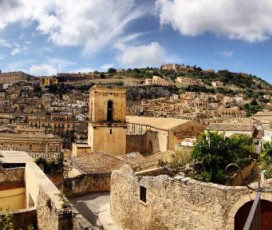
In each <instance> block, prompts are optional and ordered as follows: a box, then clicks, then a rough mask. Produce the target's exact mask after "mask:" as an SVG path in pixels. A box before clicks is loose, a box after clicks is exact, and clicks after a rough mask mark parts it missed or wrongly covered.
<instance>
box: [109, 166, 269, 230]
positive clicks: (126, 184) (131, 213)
mask: <svg viewBox="0 0 272 230" xmlns="http://www.w3.org/2000/svg"><path fill="white" fill-rule="evenodd" d="M140 185H141V186H144V187H145V188H146V199H147V201H146V203H144V202H142V201H141V200H140V199H139V196H140V195H139V187H140ZM267 186H269V185H267ZM254 198H255V194H254V193H251V192H250V191H249V190H248V189H247V188H246V187H242V186H239V187H238V186H237V187H229V186H223V185H217V184H213V183H203V182H199V181H196V180H193V179H188V178H186V179H180V178H179V179H176V178H171V177H169V176H167V175H160V176H156V177H153V176H144V177H136V176H135V175H134V172H133V171H132V169H131V168H130V167H129V166H127V165H126V166H124V167H122V168H121V169H120V170H118V171H113V172H112V179H111V215H112V218H113V219H114V221H115V222H116V223H117V224H118V225H119V226H120V227H122V228H123V229H130V230H134V229H135V230H136V229H143V230H147V229H148V230H149V229H150V230H151V229H156V230H157V229H164V230H165V229H188V230H189V229H202V230H212V229H220V230H221V229H233V228H234V219H233V218H234V216H235V213H236V212H237V211H238V209H239V208H240V207H241V206H242V205H243V204H244V203H246V202H248V201H250V200H253V199H254ZM262 198H263V199H266V200H270V201H271V200H272V197H271V194H268V193H267V194H264V195H262Z"/></svg>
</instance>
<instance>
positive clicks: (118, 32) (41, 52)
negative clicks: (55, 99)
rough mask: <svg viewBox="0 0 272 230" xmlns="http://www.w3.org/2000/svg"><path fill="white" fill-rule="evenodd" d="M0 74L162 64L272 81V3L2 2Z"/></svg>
mask: <svg viewBox="0 0 272 230" xmlns="http://www.w3.org/2000/svg"><path fill="white" fill-rule="evenodd" d="M0 15H1V17H0V63H1V64H0V69H2V70H3V71H5V72H6V71H16V70H23V71H26V72H28V73H31V74H34V75H51V74H56V73H57V72H85V71H87V72H89V71H94V70H100V71H106V70H107V69H108V68H109V67H115V68H134V67H146V66H154V67H157V66H160V65H161V64H162V63H168V62H171V63H180V64H183V63H184V64H186V65H197V66H200V67H202V68H204V69H208V68H212V69H215V70H219V69H229V70H231V71H234V72H246V73H250V74H254V75H257V76H259V77H261V78H263V79H265V80H267V81H269V82H271V83H272V68H271V57H272V52H271V51H272V40H271V36H272V1H270V0H263V1H262V4H260V3H258V1H255V0H47V1H43V0H36V1H32V0H0Z"/></svg>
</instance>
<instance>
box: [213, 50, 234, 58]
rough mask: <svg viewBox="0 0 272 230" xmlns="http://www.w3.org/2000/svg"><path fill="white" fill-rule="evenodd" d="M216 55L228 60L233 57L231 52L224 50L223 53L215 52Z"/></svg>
mask: <svg viewBox="0 0 272 230" xmlns="http://www.w3.org/2000/svg"><path fill="white" fill-rule="evenodd" d="M215 54H216V55H222V56H224V57H226V58H230V57H232V56H233V55H234V53H233V51H230V50H224V51H215Z"/></svg>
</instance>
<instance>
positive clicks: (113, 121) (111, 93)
mask: <svg viewBox="0 0 272 230" xmlns="http://www.w3.org/2000/svg"><path fill="white" fill-rule="evenodd" d="M89 106H90V108H89V119H90V123H89V128H88V144H89V146H90V147H91V148H92V151H103V152H106V153H109V154H113V155H122V154H125V153H126V90H125V89H122V88H116V87H114V88H110V87H106V86H94V87H92V88H91V89H90V101H89Z"/></svg>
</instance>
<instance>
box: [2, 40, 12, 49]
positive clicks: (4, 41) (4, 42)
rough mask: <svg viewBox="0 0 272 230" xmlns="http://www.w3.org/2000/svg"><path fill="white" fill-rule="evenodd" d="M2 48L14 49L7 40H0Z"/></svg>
mask: <svg viewBox="0 0 272 230" xmlns="http://www.w3.org/2000/svg"><path fill="white" fill-rule="evenodd" d="M0 46H3V47H7V48H11V47H12V45H11V44H10V43H9V42H8V41H7V40H4V39H0Z"/></svg>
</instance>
